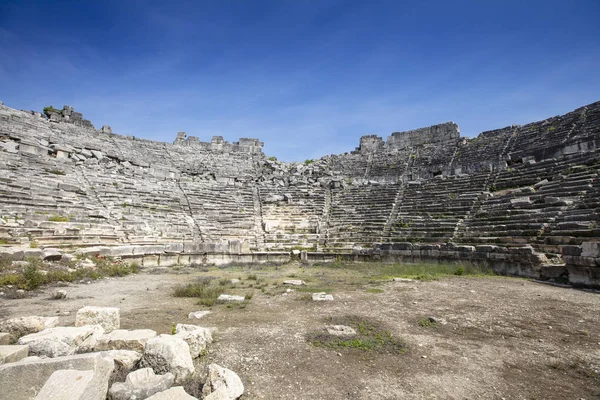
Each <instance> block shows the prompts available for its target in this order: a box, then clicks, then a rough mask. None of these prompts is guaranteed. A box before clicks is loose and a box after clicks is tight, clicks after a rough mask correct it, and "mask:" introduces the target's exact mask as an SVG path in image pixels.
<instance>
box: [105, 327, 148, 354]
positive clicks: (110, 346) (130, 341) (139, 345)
mask: <svg viewBox="0 0 600 400" xmlns="http://www.w3.org/2000/svg"><path fill="white" fill-rule="evenodd" d="M155 336H156V332H155V331H153V330H151V329H135V330H125V329H117V330H114V331H112V332H110V333H107V334H105V335H102V336H100V338H98V343H96V351H103V350H132V351H138V352H143V351H144V346H145V344H146V342H147V341H148V340H150V339H152V338H153V337H155Z"/></svg>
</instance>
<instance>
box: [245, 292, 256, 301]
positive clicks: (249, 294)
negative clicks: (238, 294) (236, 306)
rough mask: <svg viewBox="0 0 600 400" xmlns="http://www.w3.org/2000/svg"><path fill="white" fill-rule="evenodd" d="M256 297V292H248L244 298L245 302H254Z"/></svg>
mask: <svg viewBox="0 0 600 400" xmlns="http://www.w3.org/2000/svg"><path fill="white" fill-rule="evenodd" d="M253 296H254V292H248V293H246V295H245V296H244V299H245V300H252V297H253Z"/></svg>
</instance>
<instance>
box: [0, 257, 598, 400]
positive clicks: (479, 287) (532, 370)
mask: <svg viewBox="0 0 600 400" xmlns="http://www.w3.org/2000/svg"><path fill="white" fill-rule="evenodd" d="M249 274H253V275H255V277H252V280H250V279H248V277H251V275H249ZM206 276H211V277H214V278H217V279H225V278H227V279H230V278H240V279H242V282H241V283H240V284H239V285H240V286H243V287H244V289H235V290H226V291H225V292H226V293H230V292H231V293H235V292H238V293H245V292H247V291H248V290H253V296H252V299H251V300H250V301H249V302H248V304H247V306H246V307H245V308H241V307H233V308H228V307H227V306H226V305H216V306H213V307H211V308H210V309H211V310H212V314H210V315H208V316H206V317H205V318H203V319H201V320H194V321H190V320H188V319H187V315H188V313H189V312H191V311H196V310H202V309H209V308H208V307H204V306H199V305H197V300H196V299H193V298H176V297H173V296H172V295H171V294H172V291H173V288H174V287H176V286H177V285H180V284H182V283H187V282H193V281H195V280H197V279H198V278H201V277H206ZM344 276H346V278H344ZM290 277H292V278H294V279H304V280H306V281H307V282H309V286H310V285H311V284H312V285H316V284H317V283H318V284H321V285H322V284H323V282H325V281H324V280H323V279H324V278H328V280H326V283H327V288H328V289H330V290H331V294H332V295H333V296H334V301H332V302H313V301H311V300H309V299H308V298H309V297H310V296H309V295H308V294H307V293H304V292H299V291H297V292H292V293H286V294H285V295H283V294H282V292H283V291H284V290H285V288H283V287H282V286H281V281H282V280H283V279H290ZM358 278H360V277H358ZM356 279H357V277H356V276H354V275H352V273H346V272H344V271H340V270H336V271H329V270H327V269H323V268H319V267H305V268H301V267H300V266H298V265H288V266H282V267H278V268H275V267H263V268H260V269H252V270H249V269H247V268H241V267H240V268H226V269H216V268H213V269H210V270H204V271H199V270H192V269H189V268H186V269H179V270H178V269H171V270H170V272H165V271H162V273H156V271H154V272H153V273H150V272H148V271H144V272H142V273H139V274H136V275H130V276H127V277H123V278H110V279H104V280H101V281H96V282H92V283H89V284H70V285H68V286H67V288H66V289H67V291H68V297H67V299H64V300H50V295H51V293H52V292H53V291H54V290H55V289H56V288H55V287H54V288H46V289H43V290H41V291H39V292H37V293H36V294H35V295H34V296H33V297H30V298H26V299H18V300H9V299H0V319H5V318H10V317H17V316H24V315H45V316H54V315H58V316H60V319H61V325H70V324H73V323H74V320H75V313H76V311H77V309H79V308H80V307H83V306H86V305H97V306H113V307H120V309H121V327H122V328H124V329H134V328H150V329H154V330H156V331H157V332H159V333H170V332H171V325H172V323H195V324H197V325H201V326H215V327H217V328H218V333H217V335H216V339H217V340H216V341H215V343H213V344H212V345H211V347H210V349H209V351H208V354H207V355H206V361H207V362H216V363H218V364H219V365H222V366H224V367H227V368H230V369H232V370H233V371H235V372H236V373H237V374H238V375H239V376H240V377H241V379H242V381H243V382H244V386H245V387H246V392H245V394H244V396H243V398H244V399H329V400H331V399H576V400H577V399H586V400H590V399H598V398H600V294H598V293H597V292H590V291H582V290H575V289H565V288H559V287H554V286H548V285H544V284H539V283H535V282H530V281H527V280H524V279H515V278H504V277H468V276H449V277H443V278H440V279H438V280H432V281H425V282H409V283H404V282H390V281H386V282H375V281H370V283H369V282H368V281H367V282H364V283H360V282H358V281H357V280H356ZM260 282H263V283H262V285H259V283H260ZM311 282H312V283H311ZM250 286H254V288H253V289H250V288H249V287H250ZM261 286H262V289H260V287H261ZM373 288H377V289H380V290H382V292H380V293H374V292H373V291H366V290H367V289H373ZM380 290H377V291H380ZM67 314H68V315H67ZM347 316H357V317H359V318H364V319H365V320H366V321H371V322H374V323H377V324H379V325H381V326H383V327H385V328H386V329H387V330H389V332H390V333H391V334H392V335H393V336H394V337H396V338H398V339H400V340H402V341H403V342H405V343H406V345H407V348H406V351H404V352H403V353H401V354H398V353H394V352H390V353H386V352H377V351H363V350H360V349H355V348H343V349H339V348H336V349H330V348H323V347H315V346H314V345H312V344H310V343H308V342H307V340H306V338H307V336H308V335H309V334H311V333H314V332H321V331H323V329H324V327H325V326H326V325H327V318H329V317H334V318H344V317H347ZM429 316H433V317H435V318H437V319H438V320H439V322H438V323H437V324H435V325H432V326H421V325H424V324H419V321H422V320H424V319H427V318H428V317H429Z"/></svg>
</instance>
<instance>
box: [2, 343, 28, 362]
mask: <svg viewBox="0 0 600 400" xmlns="http://www.w3.org/2000/svg"><path fill="white" fill-rule="evenodd" d="M28 355H29V346H22V345H6V346H0V364H6V363H12V362H17V361H19V360H22V359H24V358H25V357H27V356H28Z"/></svg>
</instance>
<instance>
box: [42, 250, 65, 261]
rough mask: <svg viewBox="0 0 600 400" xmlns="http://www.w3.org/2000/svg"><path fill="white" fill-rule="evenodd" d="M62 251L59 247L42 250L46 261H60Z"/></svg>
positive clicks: (43, 258)
mask: <svg viewBox="0 0 600 400" xmlns="http://www.w3.org/2000/svg"><path fill="white" fill-rule="evenodd" d="M61 258H62V253H61V252H60V250H58V249H44V250H42V260H44V261H60V259H61Z"/></svg>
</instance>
